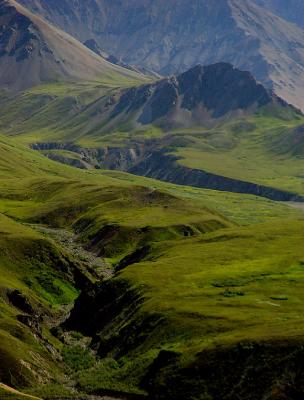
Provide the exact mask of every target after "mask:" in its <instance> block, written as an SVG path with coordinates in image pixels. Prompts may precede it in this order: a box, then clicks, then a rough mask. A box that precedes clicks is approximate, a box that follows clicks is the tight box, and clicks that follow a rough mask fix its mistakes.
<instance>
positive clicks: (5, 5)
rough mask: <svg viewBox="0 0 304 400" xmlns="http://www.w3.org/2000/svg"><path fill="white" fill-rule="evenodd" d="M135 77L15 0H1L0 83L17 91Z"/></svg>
mask: <svg viewBox="0 0 304 400" xmlns="http://www.w3.org/2000/svg"><path fill="white" fill-rule="evenodd" d="M105 73H106V74H108V75H110V74H111V73H112V74H116V75H122V76H132V77H133V78H135V77H136V75H137V74H136V73H134V72H131V71H128V70H126V69H124V68H121V67H119V66H115V65H113V64H111V63H109V62H107V61H106V60H104V59H103V58H102V57H100V56H98V55H97V54H95V53H93V52H92V51H91V50H89V49H88V48H87V47H85V46H84V45H83V44H81V43H80V42H78V41H77V40H76V39H74V38H72V37H71V36H69V35H68V34H66V33H65V32H62V31H60V30H59V29H57V28H55V27H53V26H52V25H50V24H49V23H47V22H46V21H45V20H43V19H42V18H40V17H38V16H36V15H34V14H32V13H31V12H29V11H28V10H27V9H25V8H24V7H23V6H21V5H20V4H18V3H17V2H15V1H14V0H2V1H0V85H1V87H2V88H4V89H6V90H8V91H10V92H17V91H20V90H24V89H27V88H30V87H32V86H36V85H39V84H41V83H48V82H53V81H79V80H96V79H98V78H99V77H101V76H102V75H103V74H105Z"/></svg>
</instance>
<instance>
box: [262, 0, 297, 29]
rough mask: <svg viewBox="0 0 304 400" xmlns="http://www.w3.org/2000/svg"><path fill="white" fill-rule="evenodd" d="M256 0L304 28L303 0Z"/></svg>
mask: <svg viewBox="0 0 304 400" xmlns="http://www.w3.org/2000/svg"><path fill="white" fill-rule="evenodd" d="M255 2H256V3H257V4H258V5H260V6H263V7H265V8H267V9H268V10H270V11H271V12H273V13H274V14H276V15H278V16H280V17H281V18H283V19H285V20H287V21H290V22H293V23H295V24H297V25H298V26H299V27H301V28H304V20H303V13H304V3H303V1H302V0H288V1H286V0H255Z"/></svg>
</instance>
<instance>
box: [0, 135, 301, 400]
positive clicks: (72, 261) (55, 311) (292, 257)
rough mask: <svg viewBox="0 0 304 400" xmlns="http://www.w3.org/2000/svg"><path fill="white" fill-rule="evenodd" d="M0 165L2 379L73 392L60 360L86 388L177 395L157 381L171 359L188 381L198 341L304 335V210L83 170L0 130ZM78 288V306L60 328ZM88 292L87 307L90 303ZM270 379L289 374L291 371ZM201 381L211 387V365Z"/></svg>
mask: <svg viewBox="0 0 304 400" xmlns="http://www.w3.org/2000/svg"><path fill="white" fill-rule="evenodd" d="M0 171H1V173H0V180H1V191H0V198H1V199H0V216H1V225H0V226H1V228H0V231H1V232H0V243H1V249H2V252H1V262H0V265H1V277H2V279H1V289H0V291H1V337H2V340H1V348H0V351H1V354H2V356H1V357H2V360H5V362H4V363H2V366H1V370H0V374H1V381H4V383H6V384H8V385H10V386H14V387H18V388H23V389H24V390H26V391H27V392H28V391H30V393H36V394H37V395H40V396H42V397H43V396H45V395H47V394H48V393H49V395H50V396H53V395H55V394H57V395H58V394H60V393H61V394H62V393H68V391H69V389H68V386H69V382H68V380H67V378H64V375H63V374H64V373H65V374H68V375H69V376H71V377H73V378H72V379H73V380H74V381H76V382H77V385H78V391H83V392H88V393H105V390H116V391H120V392H132V393H142V394H144V393H146V392H155V393H156V395H157V396H158V395H160V394H159V393H163V395H164V394H166V396H168V397H167V398H176V396H177V393H176V392H174V390H173V389H172V390H173V392H171V391H170V390H171V389H170V386H168V390H169V389H170V390H169V392H166V391H165V390H163V385H162V384H161V383H160V382H161V381H163V382H165V381H166V380H167V379H169V378H168V376H167V371H171V369H172V368H173V370H174V374H176V376H180V378H179V382H180V386H178V385H175V386H176V387H177V388H180V389H178V390H180V393H187V390H188V389H187V385H188V383H187V382H188V381H187V379H188V378H187V372H185V371H191V368H192V364H193V363H196V362H197V363H200V362H201V361H200V357H199V355H198V354H200V353H201V352H202V351H210V352H211V354H215V353H212V352H213V349H214V346H221V347H222V348H223V349H228V350H229V348H230V347H231V346H232V347H233V346H235V345H237V344H238V343H240V342H241V343H242V342H243V341H244V340H246V341H248V342H250V343H253V344H252V346H255V343H264V342H265V343H268V346H271V348H274V349H275V348H277V349H280V343H279V342H280V341H281V340H283V341H284V343H285V342H286V344H285V345H286V346H287V347H288V346H292V343H293V342H294V340H298V341H301V340H302V339H301V337H302V326H301V323H300V321H301V319H300V315H301V296H302V294H301V293H302V291H303V288H302V286H301V285H302V275H303V274H302V262H303V258H304V254H303V251H302V246H301V243H302V237H303V235H302V230H303V213H302V211H301V210H297V209H292V208H290V207H288V206H286V205H284V204H281V203H277V202H273V201H271V200H267V199H263V198H257V197H254V196H249V195H239V194H230V193H225V192H216V191H210V190H202V189H195V188H189V187H183V186H175V185H170V184H166V183H163V182H159V181H154V180H151V179H148V178H140V177H136V176H134V175H128V174H125V173H123V172H115V171H112V172H110V171H98V170H84V171H81V170H78V169H75V168H72V167H69V166H65V165H61V164H58V163H56V162H53V161H51V160H49V159H47V158H45V157H44V156H43V155H40V154H39V153H38V152H36V151H33V150H30V149H28V148H27V147H23V146H22V145H20V144H18V143H17V142H16V141H15V139H8V138H7V137H4V136H2V137H1V141H0ZM20 178H22V179H20ZM212 209H213V210H214V211H213V210H212ZM270 221H272V222H270ZM240 224H241V225H244V227H241V226H240ZM71 243H72V244H71ZM81 243H82V244H83V245H84V246H85V250H81V249H82V247H81ZM274 254H276V256H275V257H273V255H274ZM101 260H104V261H103V263H104V264H102V263H100V261H101ZM111 271H112V272H111ZM115 271H116V272H115ZM112 274H114V275H113V278H111V275H112ZM102 276H104V278H102ZM101 278H102V279H103V280H104V281H103V282H102V281H101V282H100V279H101ZM109 290H110V291H109ZM16 291H18V292H16ZM79 291H81V292H82V294H81V296H80V297H79V298H78V300H77V302H76V305H75V307H74V309H73V311H72V314H71V317H70V318H69V319H68V320H67V321H66V322H65V323H64V324H63V326H62V327H61V328H60V327H59V328H56V329H55V327H56V326H58V325H60V323H61V322H62V321H63V320H64V319H65V315H66V310H67V307H68V305H69V304H71V303H72V301H73V300H74V299H75V298H77V296H78V293H79ZM92 294H93V296H92ZM114 295H115V296H116V295H117V296H118V298H120V299H121V300H119V302H118V303H117V299H115V298H113V296H114ZM103 296H105V299H106V301H107V302H108V306H106V309H107V310H108V311H107V317H106V318H105V316H103V313H104V312H105V309H104V308H101V309H100V307H102V304H104V303H103V301H101V302H100V301H99V300H98V299H99V298H100V299H102V298H104V297H103ZM20 299H21V302H20ZM113 301H114V303H113ZM88 304H89V309H90V310H92V314H91V313H88V312H86V314H85V315H83V311H82V310H83V306H84V305H85V309H86V310H88ZM113 304H117V307H115V308H113ZM94 310H95V311H94ZM132 310H133V311H132ZM96 315H97V316H98V315H99V317H96ZM274 316H275V318H274ZM109 318H110V319H109ZM51 328H53V329H52V333H53V334H55V336H56V337H54V336H53V335H52V334H50V329H51ZM130 329H131V331H130ZM71 330H72V331H71ZM64 331H65V332H66V333H65V334H64V335H63V332H64ZM73 331H74V332H75V331H76V332H79V333H77V334H76V333H73ZM115 332H116V334H115ZM131 332H132V333H131ZM117 333H119V334H118V335H117ZM87 337H88V339H86V338H87ZM89 337H94V340H93V342H94V343H95V345H94V346H93V348H94V352H93V353H92V352H91V350H90V347H89V342H90V340H89ZM64 338H65V339H64ZM269 343H270V344H269ZM271 343H272V344H271ZM83 346H85V347H83ZM283 347H284V346H283ZM81 349H82V350H81ZM228 350H227V351H228ZM223 351H224V350H223ZM261 351H262V350H261ZM283 353H284V351H283V350H282V351H281V350H278V351H277V356H276V361H275V362H278V361H280V359H281V358H280V357H283ZM261 354H262V353H261ZM60 357H63V360H64V363H62V362H59V359H60ZM159 357H160V358H161V359H160V361H159ZM162 357H164V360H163V361H162ZM79 360H82V361H81V362H80V361H79ZM245 361H246V362H249V363H250V361H248V359H247V358H246V357H245V358H244V359H243V361H242V362H245ZM158 362H160V365H159V367H157V365H158ZM253 362H254V361H253ZM292 362H294V360H291V361H290V363H291V364H292ZM155 363H156V367H155ZM292 365H293V364H292ZM292 365H291V366H290V368H291V369H292V368H293V367H292ZM184 368H186V369H185V370H184ZM225 368H226V367H225V364H224V365H223V371H224V372H225ZM227 368H228V367H227ZM169 375H170V376H171V377H172V375H171V374H169ZM174 376H175V375H174ZM170 379H171V378H170ZM217 379H219V381H220V380H221V379H222V378H221V376H219V377H218V378H217ZM227 379H228V378H227ZM248 379H251V378H250V374H249V375H248ZM273 379H275V380H276V381H278V382H280V384H281V383H282V382H284V379H285V372H282V373H280V372H278V374H275V375H272V376H271V379H270V381H271V382H272V381H273ZM270 381H269V382H267V386H266V389H265V390H266V391H267V390H270V389H269V388H270V386H271V383H270ZM51 382H53V383H52V384H51V385H50V383H51ZM42 384H43V385H42ZM58 384H59V386H58ZM228 384H229V381H228ZM41 385H42V386H41ZM62 385H63V386H62ZM196 385H197V389H195V390H198V391H201V390H202V387H204V388H205V389H206V393H207V392H208V393H210V396H212V395H214V393H215V392H214V388H213V387H209V386H208V385H209V384H208V382H207V383H206V381H205V378H204V377H202V378H200V379H198V381H197V383H196ZM282 385H283V383H282ZM65 386H66V387H67V389H64V387H65ZM175 386H174V387H175ZM283 386H284V385H283ZM280 388H281V386H280ZM205 389H204V390H205ZM244 390H247V389H246V388H245V389H244ZM280 390H282V391H284V390H285V389H284V387H283V388H282V389H280ZM263 393H264V392H263ZM75 396H76V394H75ZM193 396H194V398H197V397H195V396H196V394H195V393H194V395H193ZM244 398H246V397H244Z"/></svg>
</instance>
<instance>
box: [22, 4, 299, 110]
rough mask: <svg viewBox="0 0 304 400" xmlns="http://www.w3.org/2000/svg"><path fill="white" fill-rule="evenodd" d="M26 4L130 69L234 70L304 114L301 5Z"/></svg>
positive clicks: (165, 71) (174, 71)
mask: <svg viewBox="0 0 304 400" xmlns="http://www.w3.org/2000/svg"><path fill="white" fill-rule="evenodd" d="M20 1H21V2H22V3H23V4H24V5H25V6H26V7H29V8H30V9H31V10H33V11H35V12H36V13H38V14H40V15H43V16H44V17H45V18H47V19H48V20H49V21H51V22H52V23H53V24H55V25H56V26H59V27H61V28H62V29H64V30H66V31H67V32H68V33H70V34H72V35H73V36H75V37H77V38H78V39H79V40H81V41H82V42H85V41H87V40H90V39H94V40H95V41H96V43H98V45H99V46H100V48H102V49H103V50H104V51H105V52H106V53H108V54H113V55H115V57H116V58H117V59H119V60H121V61H122V62H123V63H125V64H127V65H132V66H139V67H140V68H146V69H147V70H153V71H156V72H157V73H160V74H162V75H170V74H178V73H181V72H183V71H185V70H187V69H189V68H191V67H193V66H195V65H197V64H202V65H209V64H213V63H217V62H229V63H231V64H233V65H235V66H236V67H238V68H240V69H243V70H248V71H250V72H251V73H252V74H253V75H254V76H255V78H256V79H258V80H259V81H261V82H262V83H263V84H264V85H266V86H267V88H269V89H273V90H274V91H275V92H276V94H278V95H279V96H280V97H282V98H284V99H285V100H286V101H288V102H289V103H292V104H294V105H296V106H297V107H299V108H302V109H304V102H303V96H302V93H303V90H304V84H303V83H302V82H304V52H303V47H304V45H303V43H304V31H303V30H302V29H301V28H300V27H299V26H296V25H295V24H294V23H293V22H294V19H295V17H297V16H299V17H297V18H298V19H300V16H301V15H302V14H301V9H302V8H301V7H303V6H301V4H300V3H299V1H297V0H295V1H292V2H289V1H288V2H286V1H281V2H280V1H279V0H254V1H251V0H250V1H249V0H243V1H241V2H240V1H238V0H218V1H213V0H190V1H189V0H167V1H165V2H164V1H163V0H145V1H141V0H125V1H123V2H122V1H113V0H89V1H86V2H80V1H79V0H69V1H67V0H60V1H59V0H52V1H51V0H20ZM285 15H286V19H284V17H285ZM292 15H293V16H294V17H292Z"/></svg>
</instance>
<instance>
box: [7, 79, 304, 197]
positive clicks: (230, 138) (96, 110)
mask: <svg viewBox="0 0 304 400" xmlns="http://www.w3.org/2000/svg"><path fill="white" fill-rule="evenodd" d="M139 83H140V82H139V81H135V80H134V81H132V80H130V79H127V78H122V77H115V76H113V77H111V79H110V78H109V79H107V78H104V80H103V81H101V82H100V84H99V85H96V84H85V83H83V84H78V85H68V84H63V83H62V84H56V85H45V86H41V87H37V88H34V89H31V90H29V91H27V92H26V93H24V94H21V95H18V96H16V97H15V98H13V99H10V100H8V99H6V98H5V97H2V101H1V100H0V105H1V111H0V121H1V123H0V131H1V130H2V132H3V133H6V134H10V135H18V136H19V141H23V142H24V143H27V144H30V143H35V142H54V141H55V142H75V143H77V144H80V145H82V146H86V147H92V148H95V147H103V146H122V147H123V146H126V145H128V144H129V145H132V143H134V142H139V141H140V142H143V141H144V140H146V139H149V138H150V139H151V138H158V140H160V143H161V142H162V141H163V143H164V144H165V146H168V143H172V145H171V146H170V147H171V151H172V153H174V154H177V155H178V156H180V157H181V160H180V163H182V164H183V165H186V166H188V167H191V168H198V169H203V170H206V171H208V172H213V173H216V174H220V175H224V176H228V177H233V178H236V179H241V180H246V181H250V182H255V183H260V184H264V185H270V186H273V187H277V188H280V189H285V190H289V191H295V192H298V193H301V194H303V193H304V186H303V168H302V156H303V154H302V153H303V152H301V151H300V152H299V151H295V148H296V147H298V148H300V149H302V148H303V145H302V142H303V139H302V138H301V136H299V137H295V136H294V135H293V134H292V129H293V128H294V127H296V126H299V125H301V124H303V121H304V119H303V117H301V116H300V115H299V114H296V113H294V114H293V113H291V112H287V111H284V110H283V111H282V110H262V111H261V112H260V113H259V114H257V115H254V116H251V117H244V118H242V119H241V120H239V121H234V122H232V123H231V122H228V123H224V124H222V125H219V126H216V127H214V128H212V129H206V128H204V127H194V128H191V129H188V130H187V129H185V130H181V131H178V130H177V131H174V132H163V131H162V130H160V129H159V128H156V127H153V126H152V127H146V128H145V129H139V130H136V131H125V130H124V127H116V128H115V129H114V131H113V132H111V133H109V132H108V133H106V132H103V125H102V119H101V120H100V118H101V117H100V115H101V114H100V109H101V107H103V106H104V105H105V104H104V102H106V98H107V97H108V96H109V95H112V94H114V93H115V91H116V90H117V89H118V88H121V87H129V86H132V85H137V84H139ZM172 135H173V137H174V139H172ZM170 137H171V139H169V138H170ZM178 142H179V143H178ZM219 160H221V162H219Z"/></svg>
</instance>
